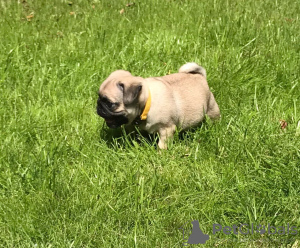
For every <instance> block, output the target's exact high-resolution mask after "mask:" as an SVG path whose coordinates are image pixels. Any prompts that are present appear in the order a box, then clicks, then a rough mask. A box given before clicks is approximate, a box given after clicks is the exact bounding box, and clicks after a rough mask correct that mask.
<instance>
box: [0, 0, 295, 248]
mask: <svg viewBox="0 0 300 248" xmlns="http://www.w3.org/2000/svg"><path fill="white" fill-rule="evenodd" d="M134 2H135V5H133V6H131V7H126V6H125V5H126V3H127V2H126V1H110V0H101V1H100V0H94V1H83V0H74V1H72V3H69V2H68V1H58V0H55V1H33V0H27V1H19V3H17V1H12V0H11V1H9V0H7V1H4V0H1V1H0V25H1V27H0V37H1V38H0V98H1V101H0V104H1V105H0V118H1V119H0V125H1V129H0V151H1V153H0V246H1V247H149V248H150V247H180V246H181V245H182V242H183V240H182V233H181V230H180V229H179V227H181V226H182V225H183V224H184V223H186V222H187V221H191V220H194V219H197V220H199V222H200V227H201V228H202V230H203V231H204V232H205V233H208V234H210V235H211V234H212V225H213V224H214V223H219V224H222V225H223V226H225V225H229V226H232V225H233V224H239V223H257V224H264V225H266V224H267V223H270V224H271V225H274V226H282V225H286V224H287V223H290V225H295V226H298V233H299V232H300V217H299V211H300V200H299V194H300V150H299V149H300V136H299V135H300V126H299V125H300V124H299V120H300V83H299V81H300V80H299V78H300V36H299V34H300V20H299V18H300V14H299V13H300V4H299V1H295V0H282V1H274V0H265V1H258V0H253V1H246V0H239V1H238V0H227V1H221V0H214V1H203V0H190V1H187V0H186V1H184V0H181V1H180V0H176V1H175V0H165V1H158V0H149V1H142V0H137V1H134ZM123 8H124V10H125V12H124V13H123V14H120V10H121V9H123ZM70 12H74V13H71V14H70ZM30 15H33V17H30ZM191 61H194V62H197V63H199V64H201V65H202V66H204V67H205V68H206V70H207V73H208V82H209V85H210V87H211V90H212V91H213V93H214V95H215V97H216V100H217V102H218V104H219V106H220V109H221V113H222V119H221V120H220V121H219V122H218V123H214V124H211V123H210V122H209V121H208V122H206V123H204V124H203V125H202V126H201V127H199V128H197V129H196V130H193V131H190V132H187V133H184V134H182V135H176V136H175V139H174V141H173V143H172V144H170V147H169V149H168V150H167V151H162V152H161V153H159V152H158V151H157V150H156V147H155V141H151V140H150V141H149V140H146V139H143V138H142V137H140V136H139V137H138V138H136V139H131V138H129V137H126V136H122V135H121V136H112V133H111V131H110V130H108V129H107V127H106V126H105V124H103V120H102V119H101V118H99V117H98V116H97V115H96V108H95V107H96V101H97V91H98V87H99V85H100V84H101V82H103V80H104V79H105V78H106V77H107V76H108V75H109V74H110V73H111V72H112V71H114V70H116V69H125V70H130V71H131V72H132V73H133V74H134V75H139V76H143V77H149V76H158V75H165V74H168V73H173V72H177V70H178V68H179V67H180V66H181V65H183V64H184V63H185V62H191ZM281 119H283V120H285V121H286V122H287V123H288V126H287V128H286V129H285V130H281V128H280V125H279V121H280V120H281ZM297 127H298V128H297ZM297 134H298V135H297ZM139 140H141V142H140V141H139ZM212 236H213V235H211V237H212ZM216 237H217V238H228V237H229V240H228V241H227V242H225V241H216V240H215V239H212V238H211V239H210V240H209V241H208V242H207V243H206V245H199V246H196V245H195V246H194V247H215V246H216V247H280V246H281V247H286V246H289V247H291V246H292V245H294V246H293V247H298V245H297V242H295V241H287V242H281V241H278V240H277V241H276V240H274V237H271V239H269V240H268V241H267V242H265V243H261V242H260V241H259V239H261V238H268V237H270V236H268V235H265V236H261V235H254V236H253V237H252V238H253V239H254V241H253V240H249V241H245V242H244V243H237V242H235V243H234V242H232V241H230V239H231V240H233V238H235V237H237V235H231V236H226V235H215V236H214V238H216ZM238 238H239V239H241V238H244V237H243V236H241V235H239V236H238ZM277 238H278V237H277ZM279 238H282V239H283V238H284V239H287V238H293V239H297V240H300V238H299V234H298V235H296V236H295V235H289V236H288V235H284V236H282V237H279Z"/></svg>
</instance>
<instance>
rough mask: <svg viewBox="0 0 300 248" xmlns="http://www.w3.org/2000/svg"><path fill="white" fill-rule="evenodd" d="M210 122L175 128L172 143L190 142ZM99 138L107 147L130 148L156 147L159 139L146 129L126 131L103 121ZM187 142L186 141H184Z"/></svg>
mask: <svg viewBox="0 0 300 248" xmlns="http://www.w3.org/2000/svg"><path fill="white" fill-rule="evenodd" d="M209 125H210V124H209V122H207V121H206V120H205V121H203V122H202V123H200V124H199V125H198V126H197V127H193V128H190V129H188V130H181V131H180V130H177V131H176V133H175V134H174V138H173V141H172V142H173V143H174V142H179V143H182V142H183V143H186V142H191V141H192V140H194V138H195V134H197V133H198V132H200V131H201V129H203V128H204V129H205V128H206V127H208V126H209ZM99 138H100V140H103V141H105V142H106V144H107V146H108V147H109V148H123V149H124V148H130V147H137V146H138V147H148V148H149V147H152V148H155V149H157V148H158V146H157V143H158V140H159V136H158V134H148V133H147V132H146V131H143V130H139V129H138V128H136V129H135V130H134V131H131V132H128V131H126V130H125V128H123V127H121V128H117V129H111V128H108V127H107V126H106V125H105V123H103V125H102V126H101V128H100V132H99ZM186 144H187V143H186Z"/></svg>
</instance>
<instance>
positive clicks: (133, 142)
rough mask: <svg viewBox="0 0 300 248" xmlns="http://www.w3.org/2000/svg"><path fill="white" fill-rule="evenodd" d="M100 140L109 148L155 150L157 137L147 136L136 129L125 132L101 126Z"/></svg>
mask: <svg viewBox="0 0 300 248" xmlns="http://www.w3.org/2000/svg"><path fill="white" fill-rule="evenodd" d="M99 138H100V140H104V141H105V142H106V144H107V146H108V147H109V148H132V147H153V148H155V149H157V142H158V135H157V134H148V133H147V132H146V131H142V130H139V129H138V128H136V129H135V130H134V131H130V132H128V131H126V130H125V128H124V127H120V128H117V129H111V128H108V127H107V126H106V125H105V124H103V125H102V127H101V129H100V132H99Z"/></svg>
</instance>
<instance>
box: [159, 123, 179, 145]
mask: <svg viewBox="0 0 300 248" xmlns="http://www.w3.org/2000/svg"><path fill="white" fill-rule="evenodd" d="M175 128H176V126H171V127H164V128H161V129H159V130H158V134H159V141H158V147H159V148H160V149H167V148H168V143H167V142H168V139H170V138H172V137H173V135H174V132H175Z"/></svg>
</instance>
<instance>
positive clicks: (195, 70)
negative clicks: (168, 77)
mask: <svg viewBox="0 0 300 248" xmlns="http://www.w3.org/2000/svg"><path fill="white" fill-rule="evenodd" d="M179 72H180V73H191V74H201V75H202V76H203V77H205V78H206V71H205V69H204V68H203V67H201V66H200V65H197V64H196V63H194V62H192V63H187V64H185V65H183V66H181V67H180V68H179Z"/></svg>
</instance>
